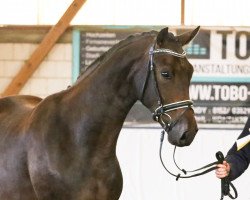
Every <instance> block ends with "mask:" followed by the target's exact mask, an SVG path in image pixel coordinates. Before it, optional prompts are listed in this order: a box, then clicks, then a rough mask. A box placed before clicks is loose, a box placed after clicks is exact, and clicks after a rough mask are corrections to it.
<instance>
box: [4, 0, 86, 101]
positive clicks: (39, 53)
mask: <svg viewBox="0 0 250 200" xmlns="http://www.w3.org/2000/svg"><path fill="white" fill-rule="evenodd" d="M85 2H86V0H74V1H73V2H72V4H71V5H70V6H69V7H68V9H67V10H66V12H65V13H64V14H63V16H62V17H61V19H60V20H59V21H58V22H57V24H56V25H54V26H53V27H52V28H51V29H50V30H49V32H48V33H47V34H46V35H45V37H44V39H43V40H42V42H41V43H40V44H39V46H38V47H37V49H36V50H35V51H34V52H33V53H32V55H31V56H30V58H29V59H28V60H27V61H26V62H25V63H24V64H23V66H22V67H21V69H20V71H19V72H18V73H17V75H16V76H15V77H14V78H13V79H12V81H11V83H10V84H9V85H8V86H7V88H6V89H5V91H4V92H3V94H2V96H9V95H15V94H18V93H19V92H20V90H21V89H22V88H23V86H24V85H25V84H26V82H27V81H28V80H29V78H30V77H31V76H32V74H33V73H34V72H35V71H36V69H37V68H38V67H39V65H40V63H41V62H42V61H43V59H44V58H45V57H46V55H47V54H48V53H49V51H50V50H51V49H52V47H53V46H54V45H55V43H56V41H57V40H58V39H59V37H60V36H61V35H62V34H63V33H64V31H65V30H66V29H67V27H68V26H69V24H70V22H71V20H72V19H73V18H74V16H75V15H76V13H77V12H78V11H79V10H80V8H81V7H82V5H83V4H84V3H85Z"/></svg>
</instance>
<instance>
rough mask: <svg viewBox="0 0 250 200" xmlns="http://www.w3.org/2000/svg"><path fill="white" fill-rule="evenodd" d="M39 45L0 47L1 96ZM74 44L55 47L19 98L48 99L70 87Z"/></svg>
mask: <svg viewBox="0 0 250 200" xmlns="http://www.w3.org/2000/svg"><path fill="white" fill-rule="evenodd" d="M35 48H37V44H31V43H0V83H1V84H0V94H1V93H3V91H4V90H5V89H6V87H7V85H8V84H9V83H10V82H11V80H12V79H13V77H14V76H15V75H16V74H17V72H18V71H19V70H20V68H21V67H22V65H23V64H24V62H25V61H26V60H27V59H29V57H30V55H31V54H32V52H33V51H34V50H35ZM71 71H72V47H71V43H60V44H56V45H55V46H54V47H53V48H52V50H51V51H50V53H49V54H48V55H47V57H46V58H45V60H44V61H43V62H42V63H41V65H40V66H39V68H38V69H37V70H36V71H35V73H34V74H33V75H32V77H31V78H30V79H29V80H28V82H27V83H26V84H25V86H24V87H23V89H22V90H21V92H20V94H32V95H35V96H39V97H46V96H48V95H49V94H52V93H55V92H59V91H61V90H63V89H65V88H67V87H68V86H69V85H71V76H72V73H71Z"/></svg>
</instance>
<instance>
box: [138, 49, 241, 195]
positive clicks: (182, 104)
mask: <svg viewBox="0 0 250 200" xmlns="http://www.w3.org/2000/svg"><path fill="white" fill-rule="evenodd" d="M154 54H168V55H172V56H174V57H178V58H185V57H186V52H185V51H183V52H182V53H178V52H175V51H173V50H171V49H165V48H160V49H154V47H151V48H150V50H149V63H148V71H147V76H146V80H145V82H144V84H143V88H142V92H141V98H140V100H141V101H142V100H143V98H144V94H145V90H146V86H147V83H148V80H149V77H150V74H153V80H154V87H155V90H156V93H157V96H158V108H156V109H155V111H154V112H153V119H154V120H155V121H157V122H159V123H160V124H161V125H162V127H163V130H162V134H161V139H160V149H159V157H160V161H161V163H162V165H163V167H164V169H165V170H166V171H167V172H168V173H169V174H170V175H172V176H174V177H175V178H176V180H177V181H178V180H179V179H180V178H193V177H197V176H201V175H204V174H206V173H209V172H211V171H213V170H215V169H217V166H216V165H217V164H219V163H222V162H223V160H224V155H223V154H222V152H220V151H219V152H217V153H216V158H217V161H216V162H212V163H210V164H208V165H205V166H203V167H200V168H198V169H195V170H191V171H187V170H184V169H181V168H180V167H179V166H178V165H177V163H176V161H175V150H174V153H173V160H174V163H175V165H176V167H177V168H178V169H179V170H180V171H182V172H183V173H184V176H183V175H181V174H180V173H179V174H174V173H172V172H170V171H169V170H168V169H167V167H166V166H165V164H164V162H163V159H162V145H163V141H164V135H165V132H168V131H170V130H171V129H172V128H173V127H174V126H175V125H176V123H177V122H178V121H179V120H180V119H181V117H182V116H183V114H184V113H185V112H186V111H187V110H188V109H192V107H193V101H191V100H183V101H177V102H174V103H169V104H164V103H163V99H162V96H161V93H160V90H159V87H158V82H157V76H156V70H155V66H154V62H153V56H154ZM151 72H152V73H151ZM177 109H184V110H183V111H182V112H181V113H180V114H179V115H178V117H177V118H176V119H175V120H172V118H171V115H170V114H169V112H170V111H173V110H177ZM163 116H167V117H168V118H169V121H168V123H166V122H165V121H164V120H163V119H162V117H163ZM175 149H176V148H175ZM201 170H203V171H202V172H199V171H201ZM190 172H195V174H192V175H187V173H190ZM230 187H231V188H232V189H233V191H234V194H235V195H234V196H232V195H231V194H230ZM224 196H229V197H230V198H231V199H236V198H237V197H238V193H237V190H236V188H235V187H234V185H233V184H232V183H231V182H230V181H229V179H228V178H227V177H226V178H223V179H221V199H220V200H223V198H224Z"/></svg>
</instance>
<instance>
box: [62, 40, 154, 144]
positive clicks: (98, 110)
mask: <svg viewBox="0 0 250 200" xmlns="http://www.w3.org/2000/svg"><path fill="white" fill-rule="evenodd" d="M151 38H152V37H151ZM151 43H152V39H151V40H146V41H144V42H142V43H140V44H137V45H140V48H139V50H137V51H135V49H134V48H135V47H136V44H130V45H127V46H126V47H124V48H122V49H118V50H117V51H116V52H114V53H113V54H112V55H111V56H110V57H109V58H106V59H104V61H103V62H99V63H98V64H97V65H96V66H94V68H92V69H90V71H89V72H87V73H88V75H85V77H83V78H80V79H79V81H78V82H77V84H75V85H74V86H72V88H70V89H69V90H68V92H67V94H66V95H65V97H64V102H65V104H67V108H68V109H67V110H66V112H65V114H66V116H68V117H70V118H71V119H69V120H70V121H73V123H74V125H73V126H74V127H73V129H75V128H76V127H77V131H78V132H79V130H80V132H82V133H85V130H86V129H87V130H90V131H91V133H93V134H92V135H94V134H96V137H102V138H103V140H102V141H105V140H109V139H110V138H112V136H113V139H111V140H112V141H115V142H114V143H116V140H117V137H118V135H119V132H120V130H121V127H122V125H123V122H124V120H125V118H126V115H127V114H128V112H129V110H130V109H131V107H132V106H133V104H134V103H135V102H136V101H137V99H138V94H137V90H136V87H135V85H134V82H135V78H136V77H135V76H136V74H137V73H139V71H142V70H143V71H144V74H145V77H146V73H147V62H148V49H149V48H150V44H151ZM142 49H143V51H142ZM145 57H146V59H145ZM92 67H93V66H92ZM90 68H91V67H90ZM140 81H142V80H140ZM70 113H72V116H73V117H72V116H69V115H70ZM106 144H109V142H106Z"/></svg>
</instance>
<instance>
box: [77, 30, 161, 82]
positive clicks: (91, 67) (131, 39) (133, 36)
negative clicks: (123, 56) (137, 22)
mask: <svg viewBox="0 0 250 200" xmlns="http://www.w3.org/2000/svg"><path fill="white" fill-rule="evenodd" d="M157 33H158V32H157V31H154V30H152V31H150V32H142V33H135V34H131V35H129V36H128V37H126V38H125V39H123V40H121V41H119V42H118V43H117V44H115V45H114V46H112V47H111V48H110V49H109V50H108V51H106V52H104V53H103V54H102V55H100V56H99V57H98V58H97V59H96V60H95V61H94V62H93V63H91V64H90V65H89V66H88V67H87V69H86V70H85V71H83V72H80V75H79V77H78V79H81V80H82V79H83V78H84V77H86V76H87V75H88V74H90V72H92V71H93V70H94V69H95V68H97V67H98V66H99V64H100V63H101V62H104V61H105V60H106V59H108V58H109V57H110V56H111V55H113V53H114V52H116V51H118V50H119V49H122V48H124V47H125V46H127V45H129V44H131V43H132V42H134V41H137V40H139V39H141V38H143V37H147V36H153V35H156V34H157Z"/></svg>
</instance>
